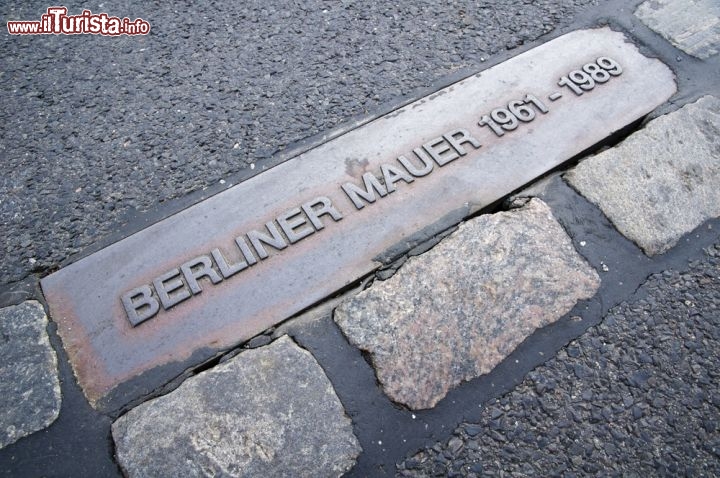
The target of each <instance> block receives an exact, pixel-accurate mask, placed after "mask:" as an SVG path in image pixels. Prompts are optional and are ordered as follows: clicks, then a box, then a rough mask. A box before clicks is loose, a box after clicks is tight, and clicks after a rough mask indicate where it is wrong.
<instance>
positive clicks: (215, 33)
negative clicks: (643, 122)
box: [0, 0, 720, 477]
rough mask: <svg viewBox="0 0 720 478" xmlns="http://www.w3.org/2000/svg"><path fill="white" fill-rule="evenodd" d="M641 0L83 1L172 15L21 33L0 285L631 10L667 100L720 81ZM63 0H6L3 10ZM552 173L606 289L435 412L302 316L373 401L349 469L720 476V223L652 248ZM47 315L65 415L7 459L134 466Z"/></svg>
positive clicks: (73, 467) (4, 465) (29, 292)
mask: <svg viewBox="0 0 720 478" xmlns="http://www.w3.org/2000/svg"><path fill="white" fill-rule="evenodd" d="M640 3H641V2H640V1H637V0H632V1H625V0H610V1H607V2H605V1H597V0H577V1H569V0H568V1H566V0H559V1H548V0H541V1H529V0H525V1H523V2H516V1H506V0H503V1H479V2H476V1H465V2H460V1H458V2H449V3H438V2H430V1H423V2H407V1H401V2H394V3H382V2H379V3H378V2H368V3H366V4H358V3H357V2H350V1H331V2H321V1H310V2H274V3H271V4H269V3H268V2H260V1H252V2H220V1H215V2H181V3H174V2H129V1H121V2H113V4H107V3H92V4H88V3H76V2H72V3H65V6H67V8H68V10H69V11H70V12H71V13H79V12H80V11H82V9H84V8H85V9H90V10H92V11H93V13H96V12H97V13H99V12H107V13H109V14H111V15H117V16H119V17H124V16H127V17H130V18H138V17H141V18H143V19H144V20H146V21H148V22H149V23H150V25H151V33H150V34H149V35H147V36H134V37H125V36H123V37H117V38H115V37H101V36H95V35H77V36H60V35H45V36H11V35H9V34H7V32H6V31H4V32H3V33H1V34H0V78H2V81H1V82H0V93H1V96H0V104H1V105H2V107H1V108H0V115H1V116H0V121H1V123H0V124H1V125H2V126H0V160H1V163H2V165H3V166H2V167H3V170H2V173H3V174H2V175H0V236H2V237H3V239H4V243H3V245H4V247H3V249H2V261H1V262H0V307H5V306H9V305H14V304H18V303H20V302H22V301H24V300H27V299H31V298H32V299H37V300H40V301H41V302H42V301H43V297H42V292H41V290H40V288H39V285H38V281H39V279H40V278H41V277H44V276H46V275H48V274H49V273H51V272H53V271H55V270H58V269H59V268H60V267H62V266H64V265H66V264H68V263H69V262H72V261H74V260H77V258H79V257H82V256H84V255H87V254H89V253H92V252H93V251H95V250H98V249H99V248H101V247H103V246H104V245H107V244H110V243H112V242H113V241H115V240H117V239H119V238H122V237H125V236H127V235H129V234H132V233H133V232H135V231H138V230H139V229H141V228H143V227H145V226H147V225H148V224H151V223H153V222H155V221H157V220H158V219H160V218H163V217H166V216H167V215H169V214H172V213H174V212H177V211H179V210H182V209H183V208H185V207H187V206H188V205H190V204H193V203H195V202H197V201H200V200H202V199H203V198H206V197H208V196H209V195H212V194H215V193H217V192H219V191H222V190H224V189H226V188H228V187H231V186H232V185H235V184H237V183H238V182H240V181H243V180H244V179H247V178H249V177H251V176H253V175H255V174H258V173H261V172H262V171H264V170H267V169H268V168H271V167H272V166H274V165H276V164H278V163H279V162H282V161H284V160H287V159H288V158H290V157H292V156H294V155H295V154H297V153H298V152H299V151H303V150H306V149H308V148H311V147H313V146H315V145H317V144H320V143H321V142H323V141H325V140H327V139H328V138H330V137H334V136H337V135H339V134H341V133H342V132H344V131H346V130H347V129H349V128H352V127H354V126H355V125H357V124H359V123H362V122H365V121H368V120H369V119H372V118H375V117H378V116H380V115H382V114H384V113H386V112H389V111H392V110H393V109H394V108H396V107H398V106H400V105H403V104H406V103H408V102H410V101H412V100H414V99H417V98H419V97H421V96H423V95H425V94H427V93H428V92H432V91H435V90H437V89H438V88H440V87H442V86H445V85H448V84H450V83H452V82H454V81H456V80H458V79H460V78H463V77H464V76H467V75H468V74H470V73H473V72H476V71H479V70H482V69H485V68H487V67H488V66H491V65H494V64H497V63H499V62H502V61H503V60H505V59H507V58H509V57H512V56H514V55H516V54H518V53H519V52H521V51H524V50H527V49H529V48H531V47H533V46H536V45H538V44H541V43H544V42H545V41H547V40H549V39H551V38H554V37H556V36H558V35H560V34H562V33H566V32H569V31H572V30H575V29H579V28H589V27H595V26H599V25H606V24H607V25H610V26H611V28H613V29H618V30H621V31H623V32H625V33H626V34H627V35H628V36H629V37H630V38H632V39H633V41H635V42H636V43H637V44H638V45H639V48H640V50H641V51H642V52H643V53H644V54H646V55H648V56H652V57H658V58H660V59H661V60H662V61H664V62H665V63H666V64H668V66H670V68H671V69H672V70H673V71H674V72H675V74H676V77H677V82H678V87H679V92H678V94H677V95H676V96H675V97H673V99H672V100H671V102H670V103H669V104H667V105H665V106H663V107H661V108H660V109H659V110H658V111H656V112H655V113H653V114H652V115H651V116H653V117H655V116H658V115H660V114H664V113H667V112H668V111H671V110H673V109H675V108H676V107H678V106H681V105H682V104H685V103H687V102H689V101H692V100H695V99H696V98H698V97H699V96H701V95H703V94H714V95H716V96H720V84H718V82H717V77H718V76H717V75H718V74H720V62H719V60H718V57H717V56H715V57H714V58H711V59H710V60H707V61H700V60H697V59H695V58H693V57H691V56H690V55H687V54H685V53H683V52H682V51H680V50H678V49H676V48H675V47H674V46H672V45H671V44H670V43H669V42H667V41H666V40H665V39H663V38H662V37H661V36H660V35H658V34H656V33H654V32H653V31H651V30H650V29H648V28H647V27H646V26H644V25H643V24H642V23H641V22H640V21H639V20H638V19H637V18H635V17H634V16H633V12H634V10H635V8H636V7H637V6H638V5H639V4H640ZM49 6H50V4H44V3H41V2H38V1H34V0H32V1H26V2H10V1H9V2H4V3H3V4H2V5H0V18H1V19H2V21H3V28H4V23H5V22H6V21H10V20H36V19H39V18H40V15H41V14H42V13H44V12H45V10H46V9H47V8H48V7H49ZM633 127H635V128H637V127H639V125H633ZM630 132H631V131H623V132H621V133H620V134H619V135H618V136H616V137H613V138H611V139H610V140H608V143H607V145H606V146H613V145H614V144H617V143H618V142H621V141H622V140H623V139H624V137H625V135H627V134H629V133H630ZM576 159H578V158H576ZM537 191H539V193H538V195H539V196H540V197H542V199H543V200H544V201H546V202H547V203H548V204H549V206H550V207H551V209H552V211H553V214H554V215H555V216H556V217H557V218H558V221H559V222H560V224H561V225H562V226H563V227H564V228H565V229H566V230H567V233H568V235H569V236H570V237H571V238H572V240H573V242H574V244H575V247H576V248H577V249H578V251H582V254H583V256H584V257H585V258H586V260H587V261H588V262H589V263H590V264H591V265H592V266H593V267H595V269H596V270H598V271H604V272H606V273H607V274H603V284H602V288H601V289H600V292H599V293H598V295H597V296H596V298H595V299H593V300H592V301H591V303H590V311H589V312H588V313H587V314H584V315H583V317H582V320H577V315H576V314H573V313H571V314H569V315H568V316H567V317H565V318H563V319H562V320H561V321H560V322H559V323H558V324H557V325H554V326H551V327H549V328H547V329H543V330H542V331H541V332H540V333H539V334H536V335H534V336H533V337H532V338H531V340H528V341H526V342H525V343H523V344H522V345H521V346H520V347H519V349H518V350H516V352H514V353H513V354H512V355H511V356H510V357H509V358H508V359H507V360H506V361H505V362H503V363H502V364H501V365H500V366H498V368H497V369H496V370H494V371H493V372H492V373H491V374H489V375H487V376H484V377H482V378H481V379H479V380H474V381H471V382H468V383H466V384H463V385H462V386H460V387H458V389H456V390H454V391H452V392H451V393H450V394H449V395H448V397H447V398H446V399H444V400H443V401H442V402H441V403H440V404H439V405H438V406H437V407H436V408H435V409H433V410H429V411H423V412H419V413H417V419H416V415H415V414H414V413H413V414H412V418H411V419H410V418H408V417H409V416H410V413H409V412H408V410H406V409H404V408H403V407H400V406H398V405H397V404H394V403H391V402H390V401H389V400H388V399H387V397H385V396H384V395H383V392H382V389H381V388H380V387H379V385H378V383H377V381H376V379H375V375H374V373H373V370H372V367H371V364H370V363H369V361H368V359H367V357H364V356H363V355H362V354H361V353H360V352H359V351H358V350H357V349H354V348H352V347H351V346H350V345H349V344H348V343H347V341H346V340H345V338H344V337H343V336H342V333H341V332H340V330H339V329H338V328H337V326H335V324H334V323H333V322H332V320H331V319H330V318H329V317H325V318H324V319H322V321H320V322H318V323H317V324H319V325H317V324H316V325H313V326H312V327H310V328H303V327H299V328H293V327H290V328H289V329H288V333H289V335H290V336H291V337H292V338H293V340H295V341H296V342H297V343H298V344H299V345H301V346H302V347H303V348H305V349H307V350H309V351H310V352H311V353H312V354H313V355H314V356H315V358H316V359H317V361H318V362H319V363H320V365H321V366H322V368H323V370H324V372H325V374H327V376H328V378H329V379H330V381H331V382H332V384H333V386H334V387H335V389H336V392H337V395H338V397H339V398H340V401H341V402H342V404H343V406H344V407H345V409H346V411H347V413H348V415H349V416H350V417H351V418H352V419H353V427H354V433H355V435H357V438H358V440H359V443H360V444H361V445H362V448H363V454H362V455H361V456H360V457H359V458H358V463H357V465H356V466H355V468H354V469H353V470H352V471H351V473H350V476H391V475H393V474H397V475H399V476H568V477H570V476H585V475H599V476H641V475H650V476H716V475H718V474H720V420H719V418H718V417H720V413H719V410H720V389H719V388H718V383H719V382H718V374H717V370H718V366H719V364H718V353H717V349H718V346H719V345H720V344H718V340H720V332H719V330H720V329H719V326H720V295H719V294H718V291H720V237H718V231H720V222H718V220H717V219H715V220H711V221H709V222H708V223H705V224H703V225H701V226H700V227H699V228H698V229H696V230H695V231H693V232H691V233H690V234H688V235H687V236H686V237H684V238H683V239H682V240H681V241H680V243H679V244H678V245H677V246H675V247H674V248H673V249H672V250H670V251H669V252H667V253H664V254H661V255H659V256H657V257H654V258H648V257H647V256H646V255H644V254H643V252H642V251H641V250H640V249H639V248H637V247H636V246H635V245H634V244H632V243H631V242H630V241H628V240H626V239H625V238H623V237H622V236H621V235H620V234H619V233H618V232H617V231H616V230H615V229H614V227H613V225H612V224H611V223H610V222H609V221H608V220H607V218H605V217H604V216H603V214H602V213H601V212H600V210H599V209H597V207H595V206H594V205H592V204H590V203H589V202H588V201H586V200H585V199H583V198H582V197H581V196H580V195H579V194H578V193H576V192H575V191H573V190H572V189H571V188H570V187H569V186H568V185H567V184H565V183H564V182H563V180H562V179H561V178H560V176H559V175H557V174H556V175H554V176H551V178H550V180H549V182H548V183H545V184H544V185H543V186H542V187H540V188H539V189H537ZM258 200H261V198H258ZM506 206H507V204H505V205H501V206H498V207H499V208H500V209H502V208H503V207H506ZM581 242H582V243H583V244H582V245H581ZM606 269H607V270H606ZM51 320H52V318H51ZM49 332H50V342H51V344H52V346H53V348H54V349H55V351H56V352H57V354H58V361H59V365H58V368H59V375H60V381H61V387H62V409H61V411H60V415H59V418H58V419H57V421H55V423H53V424H52V425H51V426H50V427H48V428H47V429H45V430H41V431H39V432H37V433H34V434H32V435H30V436H28V437H25V438H21V439H20V440H19V441H17V442H16V443H14V444H11V445H8V446H7V447H5V448H2V449H0V473H2V474H3V475H4V476H122V475H123V472H122V470H121V469H120V467H119V466H118V464H117V459H116V457H115V455H114V454H115V445H114V442H113V437H112V436H111V431H110V427H111V423H112V422H113V421H114V420H115V419H116V418H117V414H108V415H106V414H102V413H99V412H97V411H95V410H93V409H92V408H91V407H90V406H89V405H88V403H87V401H86V400H85V398H84V396H83V394H82V391H81V390H80V388H79V387H78V386H77V384H76V382H75V378H74V377H73V372H72V369H71V367H70V365H69V363H68V359H67V356H66V354H65V352H64V351H63V348H62V343H61V341H60V339H59V338H58V336H57V334H56V331H55V326H54V325H52V324H51V325H50V327H49ZM272 332H273V331H270V332H269V334H271V333H272ZM269 340H270V339H269V337H268V336H267V335H265V336H260V337H259V339H258V340H255V341H254V343H253V344H252V347H255V346H257V345H264V344H265V343H266V342H268V341H269ZM198 372H199V370H198Z"/></svg>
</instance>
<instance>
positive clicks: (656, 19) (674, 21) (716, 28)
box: [635, 0, 720, 59]
mask: <svg viewBox="0 0 720 478" xmlns="http://www.w3.org/2000/svg"><path fill="white" fill-rule="evenodd" d="M635 15H636V16H637V17H638V18H639V19H640V20H641V21H642V22H643V23H644V24H645V25H647V26H648V27H650V28H651V29H653V30H654V31H656V32H657V33H659V34H660V35H662V36H663V37H665V38H666V39H667V40H669V41H670V42H671V43H672V44H673V45H675V46H676V47H678V48H680V49H681V50H683V51H684V52H685V53H687V54H689V55H693V56H695V57H697V58H701V59H707V58H710V57H711V56H713V55H717V53H718V51H720V2H718V1H717V0H648V1H646V2H644V3H643V4H642V5H640V6H639V7H638V9H637V10H636V11H635Z"/></svg>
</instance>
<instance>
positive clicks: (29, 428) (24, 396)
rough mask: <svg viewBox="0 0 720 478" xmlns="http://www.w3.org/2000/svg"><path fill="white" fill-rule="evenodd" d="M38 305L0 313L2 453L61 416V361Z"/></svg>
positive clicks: (0, 310) (7, 308)
mask: <svg viewBox="0 0 720 478" xmlns="http://www.w3.org/2000/svg"><path fill="white" fill-rule="evenodd" d="M47 325H48V321H47V317H46V316H45V310H44V309H43V307H42V305H41V304H40V303H39V302H36V301H26V302H23V303H22V304H19V305H14V306H11V307H5V308H2V309H0V377H2V378H1V379H0V448H3V447H5V446H7V445H9V444H11V443H14V442H16V441H17V440H19V439H20V438H22V437H24V436H27V435H30V434H31V433H34V432H36V431H38V430H42V429H43V428H46V427H47V426H49V425H50V424H51V423H52V422H54V421H55V419H56V418H57V417H58V414H59V413H60V403H61V396H60V382H59V381H58V371H57V357H56V355H55V351H54V350H53V348H52V346H51V345H50V341H49V339H48V335H47V331H46V327H47Z"/></svg>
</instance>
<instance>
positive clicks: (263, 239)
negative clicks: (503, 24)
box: [42, 28, 676, 409]
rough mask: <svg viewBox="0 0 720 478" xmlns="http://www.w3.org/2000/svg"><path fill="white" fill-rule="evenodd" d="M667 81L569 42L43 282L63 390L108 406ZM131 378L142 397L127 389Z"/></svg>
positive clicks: (637, 107) (646, 104) (614, 125)
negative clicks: (70, 379) (71, 376)
mask: <svg viewBox="0 0 720 478" xmlns="http://www.w3.org/2000/svg"><path fill="white" fill-rule="evenodd" d="M675 90H676V86H675V81H674V76H673V74H672V72H671V71H670V70H669V69H668V68H667V67H666V66H665V65H664V64H662V63H661V62H660V61H658V60H655V59H650V58H647V57H645V56H643V55H642V54H641V53H640V52H639V51H638V49H637V48H636V47H635V46H634V45H633V44H632V43H630V42H629V41H628V40H627V38H626V37H625V36H624V35H623V34H622V33H618V32H613V31H612V30H610V29H608V28H601V29H592V30H581V31H575V32H572V33H569V34H566V35H564V36H561V37H559V38H556V39H554V40H552V41H550V42H548V43H545V44H544V45H541V46H539V47H536V48H534V49H532V50H529V51H527V52H525V53H522V54H520V55H518V56H516V57H514V58H512V59H510V60H508V61H506V62H504V63H501V64H499V65H497V66H494V67H492V68H490V69H488V70H485V71H482V72H481V73H478V74H476V75H474V76H471V77H468V78H466V79H464V80H462V81H459V82H457V83H455V84H453V85H450V86H448V87H447V88H444V89H442V90H440V91H437V92H436V93H434V94H432V95H430V96H427V97H425V98H422V99H420V100H417V101H415V102H414V103H411V104H409V105H407V106H405V107H403V108H402V109H399V110H396V111H394V112H392V113H389V114H387V115H385V116H383V117H380V118H378V119H375V120H373V121H371V122H369V123H367V124H365V125H363V126H360V127H358V128H356V129H354V130H351V131H349V132H347V133H345V134H343V135H341V136H339V137H337V138H335V139H333V140H331V141H329V142H327V143H324V144H322V145H321V146H318V147H316V148H314V149H312V150H310V151H308V152H305V153H303V154H301V155H300V156H297V157H295V158H293V159H290V160H288V161H286V162H284V163H282V164H280V165H278V166H276V167H274V168H272V169H270V170H268V171H266V172H264V173H262V174H260V175H258V176H255V177H253V178H251V179H249V180H247V181H245V182H243V183H241V184H238V185H236V186H234V187H232V188H229V189H227V190H225V191H223V192H222V193H219V194H217V195H215V196H213V197H211V198H209V199H206V200H205V201H202V202H200V203H198V204H196V205H194V206H192V207H190V208H188V209H185V210H183V211H181V212H179V213H177V214H175V215H172V216H170V217H168V218H166V219H164V220H162V221H160V222H158V223H156V224H154V225H152V226H150V227H148V228H146V229H144V230H142V231H140V232H138V233H136V234H133V235H132V236H129V237H127V238H125V239H123V240H121V241H118V242H116V243H114V244H112V245H110V246H108V247H106V248H105V249H102V250H100V251H98V252H96V253H94V254H91V255H89V256H87V257H85V258H83V259H81V260H79V261H77V262H75V263H73V264H70V265H69V266H67V267H65V268H63V269H61V270H59V271H57V272H55V273H54V274H52V275H50V276H48V277H46V278H44V279H43V280H42V288H43V292H44V294H45V297H46V299H47V302H48V304H49V307H50V313H51V317H52V319H53V320H54V321H56V322H57V324H58V331H59V333H60V336H61V338H62V341H63V344H64V347H65V348H66V350H67V352H68V355H69V358H70V361H71V363H72V366H73V368H74V370H75V374H76V376H77V378H78V381H79V383H80V385H81V387H82V388H83V390H84V392H85V394H86V396H87V397H88V399H89V400H90V402H91V403H92V404H93V406H95V407H96V408H100V409H106V408H112V407H117V406H118V405H120V406H121V405H122V404H123V403H127V402H128V401H130V400H131V399H133V398H137V396H140V395H141V394H142V393H143V391H147V390H148V389H152V388H153V387H158V386H161V385H163V384H164V383H165V382H167V381H169V380H171V379H172V378H174V377H175V376H177V375H178V374H179V373H181V372H182V371H183V370H185V369H186V368H187V367H189V366H191V365H193V364H197V363H200V362H201V361H203V360H207V359H208V358H210V357H212V356H214V355H215V354H216V353H217V352H218V351H221V350H225V349H227V348H230V347H232V346H235V345H237V344H239V343H242V342H243V341H246V340H248V339H249V338H251V337H253V336H255V335H257V334H258V333H260V332H262V331H263V330H265V329H267V328H269V327H271V326H273V325H274V324H277V323H279V322H281V321H283V320H285V319H287V318H289V317H291V316H292V315H293V314H296V313H298V312H299V311H302V310H303V309H305V308H307V307H308V306H310V305H312V304H314V303H316V302H318V301H319V300H322V299H323V298H325V297H328V296H329V295H331V294H333V293H334V292H336V291H338V290H340V289H342V288H343V287H345V286H347V285H348V284H351V283H353V282H355V281H356V280H358V279H359V278H361V277H362V276H364V275H366V274H368V273H370V272H372V271H373V270H374V269H376V268H378V267H379V265H380V263H379V261H378V257H381V256H382V255H383V254H385V253H386V252H387V251H388V250H395V251H397V250H402V249H403V248H404V247H410V246H411V240H410V239H411V238H412V237H416V236H417V234H418V232H419V231H423V230H429V229H432V227H433V226H434V225H437V224H439V223H440V222H441V221H442V220H443V218H448V217H455V218H458V220H459V219H462V217H464V216H467V215H468V214H470V213H473V212H475V211H478V210H479V209H480V208H482V207H484V206H487V205H489V204H491V203H493V202H495V201H497V200H498V199H500V198H502V197H504V196H506V195H507V194H509V193H510V192H512V191H514V190H516V189H517V188H519V187H521V186H523V185H524V184H527V183H528V182H529V181H531V180H533V179H535V178H537V177H538V176H540V175H542V174H543V173H546V172H547V171H549V170H551V169H553V168H555V167H557V166H558V165H560V164H562V163H563V162H564V161H566V160H568V159H569V158H571V157H573V156H574V155H577V154H578V153H580V152H582V151H584V150H586V149H587V148H589V147H591V146H592V145H594V144H596V143H598V142H599V141H601V140H602V139H604V138H606V137H607V136H608V135H610V134H612V133H613V132H615V131H617V130H619V129H621V128H623V127H624V126H626V125H628V124H630V123H632V122H633V121H635V120H637V119H639V118H641V117H642V116H644V115H645V114H647V113H649V112H650V111H652V110H653V109H654V108H655V107H657V106H658V105H660V104H662V103H664V102H665V101H666V100H667V99H668V98H670V96H672V95H673V93H674V92H675ZM139 380H142V387H140V386H138V385H137V384H138V383H139V382H138V381H139Z"/></svg>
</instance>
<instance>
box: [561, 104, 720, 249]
mask: <svg viewBox="0 0 720 478" xmlns="http://www.w3.org/2000/svg"><path fill="white" fill-rule="evenodd" d="M565 178H566V179H567V180H568V181H569V183H570V184H571V185H572V186H573V187H574V188H575V189H577V190H578V191H579V192H580V193H581V194H582V195H583V196H585V197H586V198H588V199H589V200H590V201H591V202H593V203H595V204H597V205H598V206H599V207H600V209H602V211H603V213H605V215H606V216H607V217H608V218H609V219H610V220H611V221H612V222H613V224H614V225H615V226H616V227H617V229H618V230H619V231H620V232H621V233H622V234H623V235H625V236H626V237H627V238H628V239H630V240H632V241H634V242H635V243H636V244H638V245H639V246H640V247H641V248H642V249H643V250H644V251H645V253H646V254H648V255H654V254H659V253H662V252H665V251H667V250H668V249H670V248H671V247H672V246H674V245H675V244H676V243H677V241H678V240H679V239H680V237H682V235H683V234H686V233H688V232H690V231H692V230H693V229H694V228H695V227H697V226H699V225H700V224H702V223H703V222H704V221H706V220H707V219H710V218H713V217H718V216H720V100H718V99H717V98H715V97H713V96H705V97H703V98H701V99H700V100H698V101H697V102H695V103H692V104H689V105H686V106H684V107H683V108H681V109H680V110H678V111H675V112H673V113H670V114H668V115H665V116H661V117H659V118H657V119H655V120H653V121H651V122H649V123H648V124H647V126H646V127H645V128H643V129H642V130H640V131H638V132H636V133H635V134H633V135H632V136H630V137H629V138H627V139H626V140H625V141H623V142H622V143H621V144H620V145H619V146H617V147H615V148H611V149H609V150H606V151H604V152H602V153H600V154H597V155H595V156H593V157H590V158H587V159H584V160H583V161H582V162H581V163H580V164H579V165H578V166H577V167H576V168H574V169H573V170H571V171H570V172H568V173H567V174H566V175H565Z"/></svg>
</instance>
